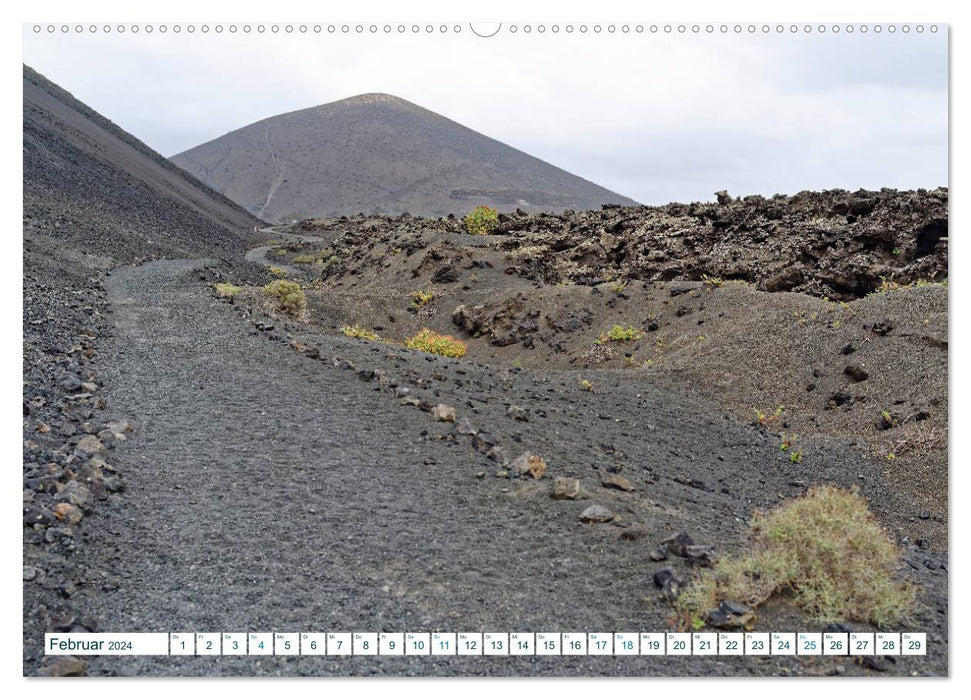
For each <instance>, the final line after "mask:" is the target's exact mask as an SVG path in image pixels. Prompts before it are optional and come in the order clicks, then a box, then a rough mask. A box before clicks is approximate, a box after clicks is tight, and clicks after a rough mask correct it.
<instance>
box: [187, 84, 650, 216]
mask: <svg viewBox="0 0 971 700" xmlns="http://www.w3.org/2000/svg"><path fill="white" fill-rule="evenodd" d="M172 161H173V162H174V163H175V164H177V165H178V166H180V167H182V168H185V169H186V170H188V171H189V172H190V173H192V174H194V175H195V176H197V177H198V178H200V179H201V180H203V181H204V182H205V183H206V184H208V185H210V186H211V187H213V188H214V189H216V190H218V191H220V192H222V193H223V194H225V195H226V196H227V197H229V198H230V199H232V200H233V201H235V202H238V203H239V204H241V205H243V206H244V207H246V209H247V210H249V211H250V212H252V213H253V214H254V215H256V216H259V217H260V218H263V219H266V220H268V221H286V220H296V219H301V218H309V217H313V216H339V215H344V214H356V213H358V212H385V213H402V212H405V211H407V212H410V213H412V214H417V215H424V216H442V215H445V214H448V213H464V212H466V211H469V210H470V209H472V208H474V207H475V206H477V205H479V204H486V205H489V206H494V207H497V208H499V209H501V210H504V211H510V210H513V209H516V208H521V209H524V210H526V211H561V210H564V209H593V208H599V207H600V205H601V204H608V203H609V204H626V205H630V204H635V203H636V202H634V201H633V200H631V199H628V198H627V197H623V196H621V195H618V194H616V193H614V192H611V191H610V190H607V189H605V188H603V187H600V186H599V185H596V184H594V183H592V182H589V181H587V180H584V179H582V178H579V177H577V176H575V175H572V174H570V173H568V172H566V171H565V170H561V169H560V168H557V167H555V166H552V165H550V164H549V163H546V162H544V161H542V160H539V159H538V158H534V157H533V156H530V155H527V154H526V153H523V152H522V151H518V150H516V149H514V148H511V147H509V146H506V145H505V144H502V143H500V142H498V141H496V140H494V139H490V138H488V137H486V136H483V135H482V134H480V133H478V132H476V131H473V130H471V129H469V128H466V127H464V126H462V125H461V124H458V123H456V122H454V121H451V120H450V119H446V118H445V117H442V116H441V115H438V114H436V113H434V112H431V111H429V110H427V109H424V108H422V107H419V106H417V105H415V104H412V103H410V102H407V101H405V100H402V99H400V98H397V97H393V96H391V95H384V94H366V95H359V96H357V97H351V98H348V99H345V100H340V101H338V102H332V103H330V104H325V105H321V106H318V107H312V108H310V109H304V110H300V111H297V112H290V113H288V114H281V115H279V116H276V117H271V118H269V119H264V120H262V121H259V122H255V123H253V124H250V125H249V126H245V127H243V128H241V129H237V130H236V131H232V132H230V133H228V134H225V135H224V136H221V137H219V138H217V139H215V140H213V141H210V142H208V143H204V144H202V145H200V146H196V147H195V148H192V149H189V150H188V151H185V152H184V153H180V154H178V155H175V156H173V157H172Z"/></svg>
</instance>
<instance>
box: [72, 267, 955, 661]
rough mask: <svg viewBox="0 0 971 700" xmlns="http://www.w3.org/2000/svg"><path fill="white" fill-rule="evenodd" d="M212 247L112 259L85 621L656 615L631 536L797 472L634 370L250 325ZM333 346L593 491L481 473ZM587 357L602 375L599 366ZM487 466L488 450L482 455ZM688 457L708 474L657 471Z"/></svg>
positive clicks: (659, 618)
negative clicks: (102, 479)
mask: <svg viewBox="0 0 971 700" xmlns="http://www.w3.org/2000/svg"><path fill="white" fill-rule="evenodd" d="M202 265H203V263H202V262H199V261H160V262H153V263H148V264H145V265H142V266H140V267H134V268H132V267H126V268H119V269H117V270H116V271H115V272H114V273H113V274H112V275H111V276H110V277H109V278H108V280H107V287H108V298H109V302H110V304H111V308H112V314H111V322H112V325H113V332H112V334H111V338H110V339H109V340H108V347H106V348H103V352H104V353H105V356H106V363H105V364H106V365H107V367H108V368H109V369H107V370H106V374H107V375H108V376H107V377H106V382H105V385H106V386H107V387H110V391H109V395H108V400H109V405H110V407H111V409H112V411H113V412H114V413H115V414H117V415H123V416H126V417H128V418H129V419H130V420H131V421H132V423H133V424H134V427H135V432H134V433H133V434H132V436H131V439H129V440H128V441H126V442H124V443H122V445H121V446H119V447H118V448H117V449H116V450H115V453H114V455H113V459H112V461H113V462H114V463H115V464H116V466H118V468H119V469H120V470H122V472H123V473H124V474H125V477H126V480H127V490H126V493H125V495H124V499H125V506H124V508H121V509H105V510H104V511H97V512H95V513H94V514H93V515H92V516H91V517H90V518H89V519H88V520H87V521H86V524H85V525H86V530H87V531H88V532H89V533H90V535H89V538H88V544H87V547H88V549H87V558H88V561H89V568H90V569H91V570H92V571H107V572H112V574H113V575H114V576H116V577H117V581H116V582H115V583H113V584H112V585H105V586H103V588H102V590H100V591H96V592H89V593H88V594H87V598H86V599H87V605H88V606H89V607H90V609H89V612H90V614H91V615H92V616H94V617H95V618H97V619H99V620H101V621H102V624H101V628H100V631H220V632H223V631H238V632H242V631H281V632H282V631H291V632H308V631H321V632H323V631H348V632H353V631H375V632H380V631H395V632H405V631H598V630H599V631H665V630H668V629H669V627H668V624H667V616H668V615H670V608H668V607H667V605H666V604H664V603H663V602H659V601H658V600H656V597H655V596H656V592H655V589H654V588H653V586H652V584H651V575H652V573H653V571H654V570H656V569H657V568H659V566H660V565H657V564H653V563H652V562H650V561H649V560H648V559H647V557H646V553H647V552H648V551H650V548H652V547H654V546H655V545H656V543H657V542H658V541H660V539H661V538H663V536H665V535H666V534H668V532H667V531H668V530H669V529H672V528H680V527H691V528H692V530H693V533H694V534H695V536H696V539H702V540H703V539H705V537H708V538H709V539H710V540H712V541H713V540H715V539H722V540H728V541H741V537H742V533H743V532H744V522H743V519H744V517H745V516H746V515H747V512H748V510H749V508H750V507H760V506H763V505H767V504H769V503H772V502H775V501H777V500H778V496H779V495H780V493H781V492H782V491H785V490H786V489H787V488H788V491H787V492H788V493H791V494H793V495H794V494H795V493H797V492H798V491H797V490H794V489H792V488H791V487H789V486H787V485H788V484H789V483H790V482H791V481H792V480H793V476H792V474H790V473H787V471H786V470H787V469H788V467H786V466H785V465H786V462H782V461H780V459H779V456H778V447H777V445H776V444H775V443H774V442H773V438H770V437H765V436H762V435H761V434H759V433H758V431H756V430H753V429H752V428H751V427H749V426H740V425H738V424H737V423H734V422H733V421H731V420H729V419H728V418H727V417H724V416H718V415H707V414H706V413H705V411H704V408H703V407H701V406H699V405H697V404H696V403H692V402H691V400H689V399H687V398H684V397H680V396H676V395H673V394H664V393H661V392H660V391H658V390H653V389H651V388H650V387H645V386H633V385H631V384H630V382H624V383H623V384H622V383H621V382H617V384H618V386H616V387H613V388H612V389H611V390H609V391H608V390H606V389H605V390H604V391H603V392H602V393H600V394H597V396H599V397H601V398H599V399H598V401H599V402H600V403H599V405H595V406H587V407H586V409H587V410H586V411H584V410H582V409H583V408H584V407H583V404H582V403H579V405H578V398H580V397H578V391H577V390H575V386H576V382H577V380H576V377H575V376H574V375H573V374H571V373H555V372H547V373H526V372H522V373H515V372H514V373H509V372H497V371H495V370H489V369H488V368H482V367H476V366H475V365H473V364H471V363H468V362H464V361H444V360H439V359H437V358H427V357H425V356H423V355H420V354H417V353H411V352H407V351H400V350H392V349H389V348H387V347H382V346H375V345H373V344H372V345H369V344H366V343H360V342H357V341H352V340H350V339H346V338H341V337H337V338H334V337H323V336H321V337H317V338H308V337H300V340H301V342H315V343H316V344H317V345H318V346H319V347H320V351H321V354H323V355H325V356H327V357H325V361H320V360H315V359H310V358H309V357H307V356H305V355H303V354H300V353H298V352H295V351H294V350H293V349H292V348H290V347H288V345H287V344H286V342H280V341H281V340H284V341H285V340H286V337H285V336H279V337H277V339H274V333H279V332H281V331H282V329H280V328H277V329H276V330H275V331H274V332H273V333H270V334H269V335H268V334H267V333H264V332H260V331H258V330H256V329H255V327H254V325H253V324H252V323H250V322H248V321H246V320H244V319H242V318H240V313H239V311H238V310H237V309H236V308H234V306H233V305H230V304H223V303H220V302H218V301H217V300H215V299H214V298H213V297H212V295H211V293H210V292H209V291H208V290H207V289H206V287H205V286H204V285H203V284H201V283H200V282H199V280H198V277H197V275H196V272H195V270H197V269H198V268H199V267H200V266H202ZM295 337H296V336H295ZM331 354H339V355H340V356H341V357H344V358H347V359H349V360H351V361H353V362H354V363H355V364H356V365H357V367H367V366H371V367H376V366H378V365H382V366H384V367H386V368H387V369H388V371H389V372H394V373H396V374H398V375H399V376H401V377H419V380H418V382H417V384H416V386H420V387H422V390H423V391H425V392H426V394H427V395H428V396H429V397H431V398H433V399H434V400H440V401H446V402H447V403H450V404H452V405H455V406H456V407H457V408H458V410H459V414H460V416H462V415H468V416H469V417H471V419H472V420H473V422H474V423H476V424H477V425H479V426H480V427H483V428H485V427H488V428H489V429H490V430H492V431H494V432H495V434H496V435H499V436H502V438H503V441H504V444H506V445H507V447H506V449H507V450H508V451H509V452H510V453H511V454H510V456H515V454H517V453H518V450H520V449H525V448H526V447H527V446H528V447H529V448H530V449H534V450H536V451H537V452H539V453H540V454H543V455H544V456H545V457H546V458H547V460H548V462H550V465H551V466H550V469H551V472H555V473H556V474H565V475H570V476H578V477H582V478H583V479H584V488H585V489H588V490H591V491H593V493H594V496H595V498H593V499H590V500H584V501H578V502H574V501H555V500H553V499H550V498H549V496H548V493H549V481H547V480H543V481H539V482H532V481H507V480H504V479H496V478H494V477H493V476H492V473H493V472H494V471H495V469H496V465H495V464H494V463H492V462H489V461H487V460H485V458H484V457H482V455H480V454H478V453H477V452H475V451H473V450H472V449H470V447H469V446H468V443H467V442H465V441H460V442H450V441H449V440H447V439H438V436H437V435H436V433H439V432H442V433H445V432H447V431H446V430H445V427H444V424H442V423H435V422H433V421H432V419H431V417H430V416H429V414H427V413H425V412H423V411H421V410H419V409H418V408H414V407H410V406H403V405H401V403H400V401H399V400H397V399H395V398H394V397H392V396H390V395H389V394H388V392H386V391H379V390H378V389H379V387H378V386H376V384H377V383H376V382H368V381H361V378H360V377H359V376H358V374H357V373H356V372H354V371H347V370H346V369H340V368H338V367H335V366H334V363H332V362H330V361H327V360H329V355H331ZM382 363H383V364H382ZM592 376H593V379H594V382H595V383H596V384H597V385H598V387H599V386H603V385H605V384H606V383H608V382H610V381H612V380H611V379H610V377H609V375H607V374H605V375H604V376H603V377H599V376H596V375H592ZM635 392H637V393H636V394H635ZM435 393H438V397H437V398H435V397H434V394H435ZM584 396H585V397H588V396H589V394H587V392H584ZM582 400H584V401H586V400H588V399H586V398H583V399H582ZM511 401H515V402H517V403H522V404H523V405H527V406H528V407H529V408H530V411H531V417H530V422H528V423H522V422H521V421H516V420H513V419H512V418H510V417H509V416H508V415H507V411H506V404H508V403H509V402H511ZM631 406H636V407H637V410H636V411H633V412H632V411H631V410H630V408H631ZM541 407H542V408H541ZM591 411H592V413H590V412H591ZM592 415H596V416H598V418H599V420H598V422H597V424H596V430H597V433H596V440H592V439H591V438H590V437H589V432H588V431H589V429H590V426H591V421H592V418H591V416H592ZM510 436H511V437H510ZM517 438H518V439H519V440H520V441H521V444H517V443H516V440H517ZM598 441H602V442H604V443H613V444H616V445H617V446H618V447H621V446H622V447H623V451H625V452H626V453H627V455H632V456H633V457H632V458H631V459H630V460H629V461H630V462H632V463H634V464H636V465H637V466H636V467H634V466H632V467H631V468H630V470H628V471H625V472H624V473H625V474H627V475H628V476H629V477H630V478H631V480H632V481H634V482H636V484H637V485H638V486H639V487H640V489H639V492H638V493H635V494H627V493H621V492H615V491H607V490H606V489H603V488H601V487H600V486H599V480H598V479H597V478H596V472H595V471H592V465H591V463H590V462H591V461H593V459H594V453H595V452H597V451H598V450H599V451H600V455H601V457H600V459H601V461H603V460H606V459H607V457H604V456H603V455H604V454H605V453H604V452H603V448H604V446H603V445H599V446H598V445H596V444H594V443H596V442H598ZM814 454H815V455H817V459H818V470H819V474H820V476H821V477H822V478H828V477H831V478H832V479H833V480H836V481H840V480H841V476H840V475H841V474H843V473H844V472H845V471H846V469H845V467H844V466H843V465H845V463H846V460H847V459H850V458H852V457H851V455H850V454H849V453H848V452H847V451H845V449H844V448H842V447H839V446H838V445H824V444H820V445H818V446H817V447H816V449H815V450H814ZM613 458H616V455H614V457H613ZM480 470H481V471H488V476H487V477H486V478H475V474H476V472H478V471H480ZM689 473H690V474H693V476H695V477H696V478H697V477H698V476H699V475H703V476H704V478H705V480H706V481H707V482H708V483H710V484H712V486H715V485H718V486H721V485H722V484H724V487H723V488H722V489H721V490H719V489H717V488H712V489H710V490H704V489H698V488H692V487H690V486H686V485H684V484H683V483H682V482H678V481H675V480H674V479H673V477H674V476H675V475H683V474H689ZM857 473H860V474H864V473H866V474H867V475H868V476H869V475H871V474H874V473H875V472H871V471H868V467H866V465H861V466H859V469H858V470H857V469H854V471H853V474H852V477H853V478H854V479H855V478H856V475H857ZM753 474H756V475H758V477H759V478H753V476H752V475H753ZM591 475H592V476H593V478H591ZM648 477H651V478H650V479H648ZM726 492H727V493H726ZM729 494H730V495H729ZM591 503H601V504H604V505H607V506H609V507H611V508H612V509H613V510H614V511H615V512H616V513H618V514H622V515H623V517H624V519H626V520H637V521H640V522H644V523H645V524H646V525H647V527H648V532H649V534H648V535H647V537H645V538H644V539H643V540H641V541H639V542H634V543H631V542H624V541H621V540H619V539H618V537H617V534H618V532H619V528H616V527H614V526H613V525H594V526H590V525H581V524H579V523H578V520H577V516H578V514H579V512H580V511H581V510H582V509H583V508H586V507H587V506H588V505H590V504H591ZM945 585H946V584H945ZM790 622H793V625H791V626H795V624H796V621H795V620H790ZM832 663H835V662H832ZM844 663H846V662H845V661H844ZM923 664H924V662H923V661H920V660H914V661H911V660H907V661H906V663H901V664H900V665H899V666H898V667H896V668H895V669H894V672H895V673H903V672H907V670H908V669H911V668H915V669H919V670H920V671H922V672H926V671H927V669H926V668H925V667H924V665H923ZM945 664H946V661H945ZM848 666H850V672H852V669H853V668H854V667H853V666H852V664H848ZM820 671H821V669H820V668H819V667H818V664H817V666H816V668H815V670H814V669H813V668H812V667H809V668H804V667H803V665H802V662H801V661H798V660H796V659H787V658H782V657H776V658H771V659H756V658H747V659H718V658H694V659H692V658H681V657H632V658H624V657H617V658H614V657H554V658H543V657H539V658H537V657H518V658H441V657H436V658H429V657H421V658H415V657H409V658H389V657H339V658H335V657H273V658H270V657H221V658H205V657H199V658H188V657H168V658H164V657H163V658H155V657H100V658H93V659H91V661H90V663H89V667H88V672H89V674H90V675H100V674H122V675H128V674H138V675H148V674H155V675H221V674H225V675H247V674H251V675H252V674H255V675H277V674H280V675H302V674H307V675H330V674H342V675H343V674H353V675H368V674H380V675H423V674H435V675H574V674H577V675H579V674H582V675H734V674H742V675H749V674H752V675H778V674H779V673H818V672H820ZM932 672H938V673H939V672H941V670H940V662H936V663H935V668H934V669H933V670H932ZM944 672H945V673H946V665H945V666H944Z"/></svg>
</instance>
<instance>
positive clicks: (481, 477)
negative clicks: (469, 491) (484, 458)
mask: <svg viewBox="0 0 971 700" xmlns="http://www.w3.org/2000/svg"><path fill="white" fill-rule="evenodd" d="M485 475H486V473H485V472H476V473H475V478H476V479H484V478H485Z"/></svg>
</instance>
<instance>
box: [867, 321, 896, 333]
mask: <svg viewBox="0 0 971 700" xmlns="http://www.w3.org/2000/svg"><path fill="white" fill-rule="evenodd" d="M893 328H894V326H893V322H892V321H891V320H890V319H889V318H888V319H884V320H883V321H877V322H876V323H874V324H873V326H872V327H871V328H870V330H871V331H873V332H874V333H876V334H877V335H879V336H884V335H887V334H888V333H889V332H890V331H892V330H893Z"/></svg>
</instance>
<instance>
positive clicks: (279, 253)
mask: <svg viewBox="0 0 971 700" xmlns="http://www.w3.org/2000/svg"><path fill="white" fill-rule="evenodd" d="M273 254H274V255H276V256H277V257H279V258H285V257H287V251H285V250H284V249H283V248H277V249H276V250H274V251H273Z"/></svg>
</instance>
